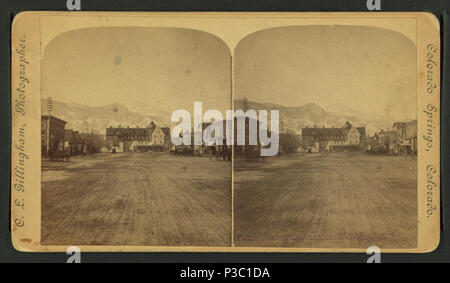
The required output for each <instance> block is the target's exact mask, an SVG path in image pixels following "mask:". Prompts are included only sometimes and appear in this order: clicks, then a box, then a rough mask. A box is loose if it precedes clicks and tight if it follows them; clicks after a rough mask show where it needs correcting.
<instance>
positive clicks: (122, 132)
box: [106, 128, 151, 136]
mask: <svg viewBox="0 0 450 283" xmlns="http://www.w3.org/2000/svg"><path fill="white" fill-rule="evenodd" d="M150 134H151V133H150V129H148V128H106V135H107V136H148V135H150Z"/></svg>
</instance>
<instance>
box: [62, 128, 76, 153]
mask: <svg viewBox="0 0 450 283" xmlns="http://www.w3.org/2000/svg"><path fill="white" fill-rule="evenodd" d="M64 148H66V149H68V151H69V152H70V155H74V154H75V137H74V132H73V129H66V130H65V131H64Z"/></svg>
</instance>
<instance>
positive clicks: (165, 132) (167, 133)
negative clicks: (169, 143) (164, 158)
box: [161, 127, 170, 136]
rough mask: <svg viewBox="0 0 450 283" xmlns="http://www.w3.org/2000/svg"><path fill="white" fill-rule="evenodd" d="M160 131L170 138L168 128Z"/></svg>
mask: <svg viewBox="0 0 450 283" xmlns="http://www.w3.org/2000/svg"><path fill="white" fill-rule="evenodd" d="M161 130H162V131H163V133H164V134H165V135H166V136H170V128H169V127H165V128H161Z"/></svg>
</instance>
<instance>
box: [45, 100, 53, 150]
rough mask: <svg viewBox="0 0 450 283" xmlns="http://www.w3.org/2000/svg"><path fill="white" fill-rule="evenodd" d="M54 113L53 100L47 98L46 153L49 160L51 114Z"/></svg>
mask: <svg viewBox="0 0 450 283" xmlns="http://www.w3.org/2000/svg"><path fill="white" fill-rule="evenodd" d="M52 111H53V98H51V97H50V96H49V97H47V112H48V119H47V145H46V147H47V152H46V157H47V159H48V157H49V153H50V119H51V114H52Z"/></svg>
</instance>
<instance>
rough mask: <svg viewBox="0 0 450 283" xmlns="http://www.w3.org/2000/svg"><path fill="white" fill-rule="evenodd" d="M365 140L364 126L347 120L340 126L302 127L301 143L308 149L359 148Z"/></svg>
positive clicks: (336, 149)
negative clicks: (355, 124)
mask: <svg viewBox="0 0 450 283" xmlns="http://www.w3.org/2000/svg"><path fill="white" fill-rule="evenodd" d="M365 142H366V128H365V127H355V126H353V125H352V124H351V123H350V122H349V121H347V122H346V123H345V124H344V126H343V127H342V128H335V127H334V126H333V127H331V128H326V127H325V126H323V127H322V128H320V127H317V126H314V127H313V128H309V127H305V128H303V129H302V145H303V147H304V148H307V149H308V150H309V151H312V152H318V151H324V150H325V151H338V150H341V149H342V150H356V151H358V150H361V149H362V148H363V147H364V146H365Z"/></svg>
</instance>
